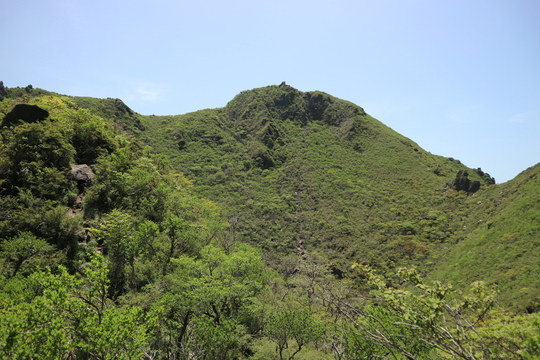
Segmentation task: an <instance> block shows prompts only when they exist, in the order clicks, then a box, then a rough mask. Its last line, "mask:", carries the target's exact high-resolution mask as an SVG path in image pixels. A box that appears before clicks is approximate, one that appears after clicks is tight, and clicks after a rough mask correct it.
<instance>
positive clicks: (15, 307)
mask: <svg viewBox="0 0 540 360" xmlns="http://www.w3.org/2000/svg"><path fill="white" fill-rule="evenodd" d="M107 271H108V270H107V267H106V265H105V262H104V261H103V259H102V258H101V257H99V256H95V257H94V258H93V259H92V261H91V262H90V263H88V264H87V265H86V266H85V269H84V270H83V272H82V275H81V276H76V275H70V274H68V273H67V270H66V269H65V268H63V267H60V268H59V273H58V274H53V273H52V272H51V271H50V270H47V271H42V272H35V273H34V274H32V275H31V277H30V279H29V282H30V283H35V284H39V286H40V288H41V291H40V292H39V293H38V294H36V296H35V297H34V298H33V299H31V300H29V301H28V302H22V303H19V304H6V303H0V307H1V309H0V310H1V311H2V314H3V316H2V317H1V318H0V354H1V357H2V358H10V359H28V358H32V359H60V358H72V357H75V358H81V357H90V358H94V359H113V358H114V359H126V360H127V359H135V358H142V354H143V351H144V349H145V347H146V345H147V339H148V329H149V328H150V327H151V326H152V323H153V320H152V318H151V317H147V316H145V315H144V314H143V313H142V311H141V309H139V308H136V307H127V308H125V309H121V308H117V307H115V306H114V304H113V303H112V302H111V301H110V300H109V299H107V287H108V280H107ZM4 315H5V316H4Z"/></svg>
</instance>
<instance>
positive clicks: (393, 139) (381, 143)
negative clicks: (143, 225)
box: [140, 86, 480, 271]
mask: <svg viewBox="0 0 540 360" xmlns="http://www.w3.org/2000/svg"><path fill="white" fill-rule="evenodd" d="M141 123H142V124H143V125H144V127H145V129H146V130H145V131H144V132H141V133H140V137H141V138H142V139H144V140H145V141H147V142H149V143H150V144H151V145H152V146H154V147H155V148H156V150H157V151H158V152H161V153H164V154H167V155H168V156H169V157H170V158H171V160H172V165H173V166H174V167H175V168H176V169H177V170H178V171H182V172H184V173H186V174H187V175H188V177H189V178H191V179H194V180H195V183H196V184H197V185H198V189H199V191H200V192H201V193H202V194H204V196H206V197H209V198H212V199H214V200H216V201H218V202H220V203H222V204H223V205H224V209H225V215H226V216H227V218H228V219H229V222H230V223H231V225H232V226H231V231H232V232H234V235H235V236H236V237H238V238H240V239H242V240H246V241H249V242H252V243H256V244H257V245H259V246H261V247H262V248H264V249H266V250H267V252H266V253H267V256H268V257H269V258H270V259H271V260H273V261H274V262H280V261H283V258H284V257H287V256H292V255H295V254H302V252H303V251H307V252H308V253H315V252H318V253H322V254H323V255H324V256H325V257H328V258H330V259H332V260H333V261H334V263H335V264H336V267H337V268H338V269H339V271H346V270H347V268H348V265H349V263H350V261H351V260H353V259H354V260H356V261H359V262H364V263H370V264H373V265H375V266H379V267H381V268H383V269H388V268H392V267H394V266H396V265H399V264H412V263H419V262H421V261H424V260H425V262H428V260H430V259H432V258H434V257H435V255H436V253H437V251H438V248H439V247H441V246H443V245H444V244H445V243H446V242H448V241H450V240H449V238H451V237H452V236H453V235H454V233H455V232H456V230H457V229H458V228H459V226H456V225H455V223H456V218H460V217H462V216H464V215H463V214H462V213H461V212H462V210H463V209H460V208H459V206H458V205H456V204H458V203H459V202H460V201H462V199H466V196H463V195H457V196H454V197H448V196H446V195H445V194H446V190H445V186H446V183H447V182H449V181H451V180H452V179H453V178H454V176H455V174H456V172H457V171H458V170H463V169H466V168H465V167H464V166H463V165H461V164H460V163H459V162H457V161H452V160H449V159H445V158H442V157H439V156H435V155H432V154H430V153H428V152H426V151H424V150H422V149H421V148H420V147H418V145H417V144H415V143H414V142H412V141H411V140H409V139H407V138H405V137H403V136H401V135H399V134H397V133H396V132H395V131H393V130H391V129H390V128H388V127H386V126H385V125H384V124H382V123H381V122H379V121H377V120H376V119H374V118H372V117H370V116H369V115H367V114H366V113H365V112H364V110H363V109H362V108H360V107H358V106H356V105H354V104H351V103H349V102H346V101H343V100H340V99H337V98H334V97H332V96H330V95H327V94H324V93H321V92H312V93H302V92H299V91H298V90H296V89H293V88H291V87H288V86H270V87H266V88H260V89H254V90H250V91H245V92H243V93H240V94H239V95H238V96H237V97H236V98H235V99H233V100H232V101H231V102H230V103H229V104H228V105H227V106H226V107H225V108H223V109H211V110H203V111H199V112H195V113H191V114H186V115H181V116H172V117H154V116H151V117H141ZM469 172H470V173H471V178H474V179H480V177H479V176H478V175H477V174H475V173H474V172H473V171H470V169H469ZM448 210H452V211H451V212H450V213H449V212H448ZM454 210H455V211H454Z"/></svg>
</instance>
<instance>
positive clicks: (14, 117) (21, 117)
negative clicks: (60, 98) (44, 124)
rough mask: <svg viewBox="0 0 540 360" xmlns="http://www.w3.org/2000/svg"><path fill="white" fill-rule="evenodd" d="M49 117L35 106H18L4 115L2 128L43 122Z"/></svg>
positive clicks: (47, 113) (46, 112) (45, 111)
mask: <svg viewBox="0 0 540 360" xmlns="http://www.w3.org/2000/svg"><path fill="white" fill-rule="evenodd" d="M47 117H49V112H48V111H47V110H45V109H42V108H40V107H39V106H37V105H28V104H18V105H15V107H14V108H13V109H12V110H11V111H10V112H9V113H7V114H6V116H5V117H4V120H3V121H2V126H12V125H18V124H21V123H24V122H28V123H33V122H37V121H43V120H45V119H46V118H47Z"/></svg>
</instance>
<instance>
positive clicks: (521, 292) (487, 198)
mask: <svg viewBox="0 0 540 360" xmlns="http://www.w3.org/2000/svg"><path fill="white" fill-rule="evenodd" d="M469 201H470V202H471V203H473V205H472V206H473V207H474V209H473V210H472V211H471V214H470V216H469V219H468V223H469V224H467V225H469V226H471V225H474V223H477V224H480V226H479V227H477V228H476V229H474V230H472V231H471V232H469V233H468V234H467V237H466V239H465V240H464V241H462V242H460V243H459V244H457V245H456V246H455V247H453V248H452V249H451V251H449V254H448V257H447V258H445V261H443V262H441V263H440V264H439V265H438V266H437V268H436V270H435V271H434V273H433V276H434V277H437V278H443V279H445V280H448V281H450V282H452V283H454V284H456V285H458V286H464V285H467V284H469V283H471V282H473V281H476V280H486V281H487V283H488V284H496V285H497V287H498V289H499V290H500V292H501V301H502V302H503V303H504V304H506V305H508V306H510V308H511V309H512V310H520V311H523V310H528V311H538V310H539V308H540V294H539V289H540V267H539V262H538V259H540V164H537V165H536V166H533V167H531V168H529V169H527V170H525V171H523V172H522V173H521V174H519V175H518V176H517V177H516V178H515V179H513V180H511V181H509V182H506V183H504V184H501V185H497V186H491V187H490V188H489V189H487V190H486V191H484V192H481V193H479V194H478V195H477V196H475V197H474V198H471V199H470V200H469ZM467 225H465V226H467Z"/></svg>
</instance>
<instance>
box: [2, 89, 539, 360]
mask: <svg viewBox="0 0 540 360" xmlns="http://www.w3.org/2000/svg"><path fill="white" fill-rule="evenodd" d="M539 170H540V165H537V166H535V167H532V168H530V169H527V170H525V171H524V172H523V173H521V174H520V175H519V176H517V177H516V178H515V179H513V180H511V181H509V182H507V183H504V184H498V185H497V184H495V183H494V179H492V178H491V177H490V176H489V174H487V173H485V172H483V171H482V170H480V169H469V168H467V167H465V166H464V165H463V164H461V163H460V162H459V161H458V160H455V159H452V158H444V157H441V156H436V155H433V154H430V153H429V152H427V151H425V150H423V149H421V148H420V147H419V146H418V145H417V144H415V143H414V142H413V141H411V140H410V139H407V138H405V137H403V136H402V135H400V134H398V133H396V132H395V131H393V130H392V129H390V128H388V127H387V126H385V125H384V124H383V123H381V122H380V121H378V120H376V119H374V118H372V117H371V116H369V115H368V114H367V113H366V112H365V111H364V109H362V108H361V107H359V106H357V105H355V104H352V103H350V102H347V101H344V100H341V99H338V98H335V97H333V96H331V95H328V94H325V93H323V92H319V91H314V92H301V91H298V90H297V89H294V88H293V87H291V86H288V85H286V84H284V83H283V84H282V85H279V86H268V87H264V88H258V89H253V90H249V91H244V92H242V93H240V94H238V95H237V96H236V97H235V98H234V99H232V100H231V101H230V102H229V103H228V104H227V105H226V106H225V107H223V108H219V109H206V110H201V111H197V112H193V113H189V114H184V115H177V116H143V115H140V114H137V113H135V112H134V111H132V110H131V109H130V108H129V107H128V106H127V105H126V104H124V103H123V102H122V101H121V100H119V99H95V98H87V97H71V96H65V95H59V94H56V93H52V92H48V91H45V90H42V89H34V88H33V87H32V86H27V87H26V88H6V87H4V85H3V84H2V83H1V82H0V313H2V316H1V317H0V358H6V359H8V358H9V359H30V358H32V359H58V358H65V359H75V358H76V359H109V358H118V359H171V360H172V359H186V360H187V359H207V360H210V359H223V360H225V359H350V360H352V359H376V358H392V359H434V358H442V359H457V358H459V359H492V358H493V359H536V358H538V356H540V350H539V349H540V346H539V344H540V315H539V313H538V310H539V308H540V306H539V303H540V286H539V285H540V284H539V281H538V280H537V279H538V278H539V276H538V273H539V271H540V264H539V263H538V258H539V256H538V255H539V254H538V248H539V246H538V245H539V244H538V241H539V224H540V221H539V214H540V204H539V190H540V189H539V187H540V185H539V184H540V182H539V178H538V177H539V175H538V174H539ZM437 280H440V281H437ZM454 289H455V290H454Z"/></svg>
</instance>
